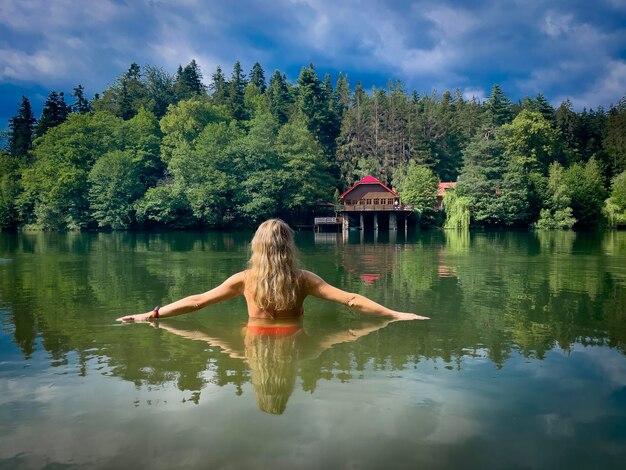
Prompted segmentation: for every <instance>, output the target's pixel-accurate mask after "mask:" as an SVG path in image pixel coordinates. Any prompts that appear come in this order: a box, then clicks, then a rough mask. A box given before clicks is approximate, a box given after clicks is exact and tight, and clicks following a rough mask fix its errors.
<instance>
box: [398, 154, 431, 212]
mask: <svg viewBox="0 0 626 470" xmlns="http://www.w3.org/2000/svg"><path fill="white" fill-rule="evenodd" d="M394 183H395V185H396V188H397V189H398V192H399V194H400V197H401V198H402V202H403V203H404V204H411V205H412V206H413V210H414V211H415V212H417V213H418V214H420V220H426V221H428V220H431V219H432V217H433V214H434V211H435V204H436V203H437V189H438V186H439V179H438V178H437V175H435V173H434V172H433V171H432V170H431V169H430V168H429V167H428V166H426V165H418V164H417V163H415V162H414V161H412V162H410V163H409V165H408V167H407V168H399V169H398V170H397V171H396V173H395V174H394Z"/></svg>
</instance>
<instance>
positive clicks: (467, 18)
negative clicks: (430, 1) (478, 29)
mask: <svg viewBox="0 0 626 470" xmlns="http://www.w3.org/2000/svg"><path fill="white" fill-rule="evenodd" d="M423 16H424V17H425V18H427V19H428V20H430V21H431V22H432V23H434V25H435V26H436V31H437V33H439V34H441V35H443V37H444V38H459V37H462V36H464V35H465V34H466V33H468V32H470V31H471V30H472V29H474V27H475V26H476V25H477V24H478V20H477V18H476V17H474V16H473V15H471V14H470V13H468V12H466V11H464V10H461V9H458V8H450V7H439V8H435V9H433V10H429V11H427V12H425V13H424V15H423ZM439 34H437V36H439Z"/></svg>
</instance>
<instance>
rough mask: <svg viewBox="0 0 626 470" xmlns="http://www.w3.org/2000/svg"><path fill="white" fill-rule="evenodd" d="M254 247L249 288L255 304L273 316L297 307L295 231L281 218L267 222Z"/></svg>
mask: <svg viewBox="0 0 626 470" xmlns="http://www.w3.org/2000/svg"><path fill="white" fill-rule="evenodd" d="M250 245H251V248H252V256H251V257H250V261H249V262H248V265H249V269H248V273H247V276H246V289H247V290H248V291H249V292H250V293H251V294H252V298H253V299H254V302H255V303H256V304H257V305H258V306H259V307H260V308H262V309H263V310H265V311H266V312H267V313H269V314H270V315H272V314H273V313H274V312H280V311H283V310H288V309H290V308H293V307H294V306H295V305H296V304H297V303H298V297H299V291H300V289H299V287H300V271H299V270H298V268H297V258H296V247H295V244H294V242H293V230H291V228H290V227H289V225H287V224H286V223H285V222H283V221H282V220H280V219H270V220H266V221H265V222H263V223H262V224H261V225H260V226H259V228H258V229H257V231H256V233H255V234H254V237H253V238H252V242H251V244H250Z"/></svg>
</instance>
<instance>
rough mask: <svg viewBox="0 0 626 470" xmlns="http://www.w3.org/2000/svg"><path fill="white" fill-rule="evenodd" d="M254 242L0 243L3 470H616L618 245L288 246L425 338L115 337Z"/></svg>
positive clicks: (505, 239) (230, 314)
mask: <svg viewBox="0 0 626 470" xmlns="http://www.w3.org/2000/svg"><path fill="white" fill-rule="evenodd" d="M250 238H251V233H243V232H238V233H228V232H219V233H215V232H210V233H201V232H199V233H162V234H155V233H152V234H131V233H111V234H103V233H99V234H78V233H69V234H45V233H37V234H19V235H14V234H13V235H12V234H0V324H1V330H0V468H10V469H19V468H61V467H62V468H164V469H165V468H167V469H170V468H227V469H231V468H232V469H239V468H255V469H256V468H290V469H291V468H383V467H384V468H387V467H391V468H418V467H421V468H623V467H622V465H623V463H624V462H625V461H626V356H625V351H626V232H607V233H603V234H585V233H578V234H576V233H571V232H557V233H533V232H530V233H526V232H524V233H510V232H498V233H471V234H457V233H454V232H421V233H419V232H418V233H414V234H411V233H410V234H409V235H408V236H405V235H404V233H403V232H400V233H398V234H391V235H389V234H388V233H386V232H381V233H379V234H378V235H375V234H374V233H364V234H362V233H359V232H350V234H349V236H348V237H347V238H345V239H344V237H343V236H342V235H337V234H317V235H316V234H313V233H311V232H306V233H305V232H301V233H298V234H297V245H298V248H299V250H300V255H301V260H302V265H303V267H305V268H308V269H310V270H313V271H315V272H317V273H318V274H320V275H321V276H322V277H323V278H325V279H326V280H327V281H329V282H331V283H332V284H335V285H337V286H339V287H341V288H342V289H345V290H349V291H353V292H358V293H361V294H364V295H367V296H368V297H371V298H373V299H375V300H377V301H379V302H381V303H383V304H386V305H388V306H390V307H392V308H394V309H397V310H402V311H408V312H415V313H418V314H422V315H427V316H430V317H432V320H430V321H428V322H419V321H414V322H396V323H391V324H386V322H384V321H383V320H382V319H380V318H372V317H368V316H365V315H361V314H358V313H355V312H352V311H350V310H349V309H347V308H346V307H343V306H340V305H335V304H330V303H326V302H323V301H320V300H317V299H307V301H306V303H305V310H306V314H305V317H304V325H303V326H304V329H303V330H300V331H298V332H297V333H293V334H290V335H281V336H271V335H257V336H254V337H253V336H252V335H250V334H249V333H245V330H243V329H242V326H243V325H244V324H245V322H246V319H247V314H246V311H245V303H244V301H243V299H235V300H232V301H230V302H228V303H224V304H220V305H217V306H212V307H209V308H207V309H204V310H201V311H199V312H196V313H193V314H189V315H187V316H184V317H179V318H176V319H170V320H164V321H161V322H160V325H158V326H157V325H148V324H130V325H120V324H116V322H115V318H117V317H119V316H121V315H124V314H128V313H136V312H142V311H147V310H150V309H152V307H153V306H154V305H156V304H165V303H168V302H170V301H173V300H175V299H178V298H180V297H183V296H186V295H189V294H192V293H197V292H202V291H204V290H207V289H208V288H210V287H212V286H214V285H216V284H217V283H219V282H221V281H222V280H224V279H225V278H226V277H228V276H229V275H230V274H231V273H233V272H235V271H238V270H241V269H243V268H244V267H245V264H246V260H247V257H248V242H249V240H250Z"/></svg>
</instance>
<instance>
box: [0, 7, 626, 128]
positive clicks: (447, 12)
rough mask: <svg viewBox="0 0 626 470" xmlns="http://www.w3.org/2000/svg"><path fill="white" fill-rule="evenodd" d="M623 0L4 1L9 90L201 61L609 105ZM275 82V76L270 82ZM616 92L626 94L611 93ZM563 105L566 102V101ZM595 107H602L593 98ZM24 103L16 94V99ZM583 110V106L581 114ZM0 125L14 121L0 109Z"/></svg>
mask: <svg viewBox="0 0 626 470" xmlns="http://www.w3.org/2000/svg"><path fill="white" fill-rule="evenodd" d="M623 6H624V1H623V0H605V1H604V2H599V3H597V4H596V3H594V4H593V5H592V4H587V3H578V4H571V3H569V2H563V1H557V2H553V1H548V0H537V1H535V2H522V1H521V0H512V1H506V2H501V1H496V0H478V1H476V2H474V3H472V6H471V8H469V7H468V6H467V4H466V3H464V2H461V1H460V0H443V1H439V2H436V1H434V0H397V1H393V2H392V1H382V0H380V1H367V2H363V1H359V0H346V1H345V2H335V1H334V0H276V1H275V2H262V3H261V2H257V1H250V0H242V1H241V2H238V3H237V8H233V7H232V4H229V3H224V2H219V1H217V0H211V1H205V0H181V1H175V0H135V1H132V2H128V1H121V0H101V1H98V2H82V1H78V0H55V1H53V2H50V1H47V0H31V1H19V2H18V1H5V2H0V87H2V86H4V87H5V88H4V91H3V90H0V93H9V91H6V90H10V89H16V87H18V86H22V85H24V86H26V85H27V84H30V85H28V86H32V87H37V89H38V90H41V89H42V88H43V89H48V90H50V89H57V90H60V89H65V90H67V91H69V90H71V89H72V88H73V87H74V86H75V85H76V84H77V83H82V84H83V85H84V86H85V87H86V88H87V90H88V92H94V91H101V90H102V89H103V88H105V87H106V86H108V85H109V84H111V83H113V81H114V80H115V78H116V77H118V76H119V75H120V74H121V73H123V72H124V71H125V70H126V69H127V68H128V66H129V65H130V64H131V63H132V62H136V63H138V64H140V65H145V64H150V65H154V66H161V67H164V68H165V69H166V70H167V71H168V72H170V73H173V72H174V71H175V69H176V67H178V65H185V64H186V63H189V61H191V59H196V61H197V62H198V64H199V65H200V66H201V68H202V71H203V73H204V76H205V81H208V80H209V79H210V76H211V74H212V73H213V71H214V70H215V68H216V67H217V65H221V66H222V69H223V70H224V71H225V73H226V74H228V72H229V69H230V67H231V66H232V64H233V63H234V62H235V61H236V60H240V61H241V63H242V66H243V67H244V70H247V69H249V68H250V67H251V66H252V64H253V63H254V62H256V61H259V62H260V63H261V65H262V66H263V67H265V68H266V70H268V71H270V70H271V71H273V70H275V69H279V70H280V71H281V72H284V73H286V74H287V77H288V78H289V79H290V80H292V81H295V79H296V77H297V74H298V72H299V70H300V69H301V67H302V66H304V65H308V64H309V63H313V64H314V65H315V66H316V68H317V70H318V71H319V72H320V74H323V73H325V72H330V73H331V74H334V76H336V75H337V74H338V72H339V71H341V72H343V73H344V74H348V75H349V76H350V78H351V80H352V82H353V84H354V83H356V81H363V82H364V86H365V87H366V88H370V87H371V86H376V87H384V86H385V85H386V83H387V81H388V80H401V81H403V82H404V84H405V86H406V89H407V90H408V91H409V92H411V91H412V90H413V89H415V90H417V91H419V92H420V93H422V92H430V91H431V90H433V89H434V88H436V89H438V90H440V91H443V90H446V89H450V90H451V89H454V88H457V87H458V88H460V89H461V90H463V92H464V93H465V95H466V96H468V97H470V96H473V95H476V96H477V98H479V99H484V96H485V93H484V91H483V90H488V89H490V88H491V85H492V84H493V83H499V84H500V85H501V86H502V87H503V89H504V90H505V92H506V93H507V94H508V95H509V97H510V98H511V99H512V100H514V101H515V100H517V99H521V98H523V97H524V95H526V94H529V95H535V94H537V93H539V92H542V93H544V94H545V95H546V96H547V97H548V99H551V100H552V101H553V102H554V100H556V99H560V97H562V96H573V97H577V98H578V100H579V101H580V102H581V103H585V105H593V106H594V107H597V106H598V105H599V104H603V105H605V106H608V104H609V103H610V102H611V101H616V100H617V99H619V97H620V95H621V94H622V93H623V91H616V90H619V87H620V86H622V85H623V79H622V74H623V70H622V67H621V65H622V64H623V63H624V61H626V52H625V49H624V45H625V44H626V28H625V27H624V25H625V24H626V11H625V9H624V8H623ZM266 75H267V76H269V75H271V73H269V72H268V73H266ZM611 93H617V96H609V95H610V94H611ZM555 97H556V98H555ZM594 100H597V101H594ZM17 101H19V96H16V97H15V98H7V99H6V100H5V102H9V103H13V102H17ZM577 106H578V105H577ZM0 111H2V113H3V116H6V115H7V114H9V113H13V112H14V109H11V110H10V112H9V111H6V110H0Z"/></svg>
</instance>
